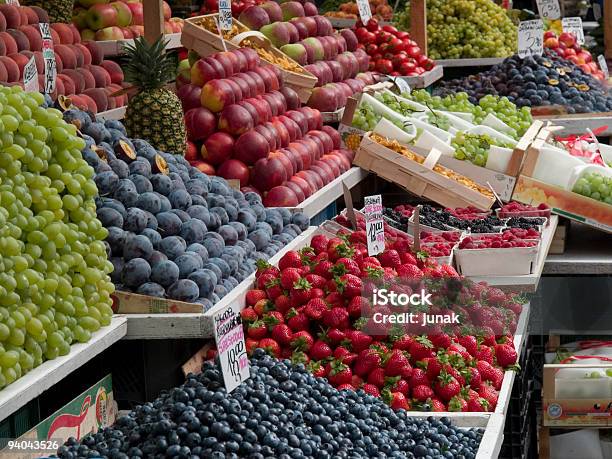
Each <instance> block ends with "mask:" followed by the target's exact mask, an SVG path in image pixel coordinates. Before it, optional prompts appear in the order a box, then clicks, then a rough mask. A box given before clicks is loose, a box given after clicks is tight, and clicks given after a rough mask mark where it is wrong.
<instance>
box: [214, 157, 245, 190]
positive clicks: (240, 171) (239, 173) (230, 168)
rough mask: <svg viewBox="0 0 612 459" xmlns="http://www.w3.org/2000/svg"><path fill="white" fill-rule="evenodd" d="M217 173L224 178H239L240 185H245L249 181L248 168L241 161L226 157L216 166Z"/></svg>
mask: <svg viewBox="0 0 612 459" xmlns="http://www.w3.org/2000/svg"><path fill="white" fill-rule="evenodd" d="M217 175H218V176H220V177H223V178H224V179H236V180H240V186H241V187H242V186H247V185H248V183H249V168H248V167H247V165H246V164H244V163H243V162H242V161H239V160H237V159H228V160H227V161H225V162H223V164H221V165H220V166H219V167H218V168H217Z"/></svg>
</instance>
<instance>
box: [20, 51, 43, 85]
mask: <svg viewBox="0 0 612 459" xmlns="http://www.w3.org/2000/svg"><path fill="white" fill-rule="evenodd" d="M23 88H24V89H25V90H26V92H38V91H39V90H40V89H39V87H38V69H37V68H36V59H34V56H32V57H31V58H30V60H29V61H28V63H27V64H26V65H25V66H24V67H23Z"/></svg>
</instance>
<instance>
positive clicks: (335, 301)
mask: <svg viewBox="0 0 612 459" xmlns="http://www.w3.org/2000/svg"><path fill="white" fill-rule="evenodd" d="M333 284H334V286H335V285H336V283H335V282H334V283H333ZM325 301H326V302H327V304H329V305H330V307H335V306H342V305H344V298H342V295H341V294H340V292H336V291H333V292H330V293H329V295H327V296H326V297H325Z"/></svg>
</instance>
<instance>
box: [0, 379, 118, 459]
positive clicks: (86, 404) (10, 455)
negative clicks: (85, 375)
mask: <svg viewBox="0 0 612 459" xmlns="http://www.w3.org/2000/svg"><path fill="white" fill-rule="evenodd" d="M116 418H117V403H116V402H115V399H114V398H113V384H112V377H111V375H110V374H108V375H106V376H105V377H104V378H103V379H101V380H100V381H98V382H97V383H96V384H94V385H93V386H91V387H90V388H89V389H87V390H86V391H85V392H83V393H82V394H81V395H79V396H78V397H76V398H75V399H74V400H72V401H71V402H70V403H68V404H66V405H65V406H64V407H62V408H60V409H59V410H57V411H56V412H55V413H53V414H52V415H51V416H49V417H48V418H47V419H45V420H44V421H42V422H41V423H39V424H38V425H37V426H36V427H34V428H33V429H31V430H30V431H28V432H26V433H25V434H23V435H22V436H21V437H19V438H18V439H17V441H23V442H24V444H28V443H27V442H28V441H29V442H30V444H31V442H33V441H37V440H38V441H41V440H49V443H51V444H53V446H55V445H57V447H59V446H61V445H62V444H63V443H64V442H65V441H66V440H68V438H70V437H74V438H76V439H77V440H78V439H81V438H83V437H84V436H85V435H87V434H89V433H92V432H93V433H95V432H97V431H98V430H100V429H103V428H105V427H108V426H110V425H112V424H113V423H114V422H115V419H116ZM56 449H57V448H55V450H56ZM55 450H50V449H44V450H42V449H38V450H37V451H36V452H34V451H33V450H32V449H29V448H26V449H24V450H21V451H20V450H16V449H10V450H9V449H8V447H7V448H5V449H3V450H2V451H0V459H34V458H40V457H44V456H49V455H51V454H55V452H56V451H55Z"/></svg>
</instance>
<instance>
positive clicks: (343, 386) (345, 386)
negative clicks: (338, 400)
mask: <svg viewBox="0 0 612 459" xmlns="http://www.w3.org/2000/svg"><path fill="white" fill-rule="evenodd" d="M336 389H338V390H355V388H354V387H353V385H352V384H340V385H339V386H338V387H336Z"/></svg>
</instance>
